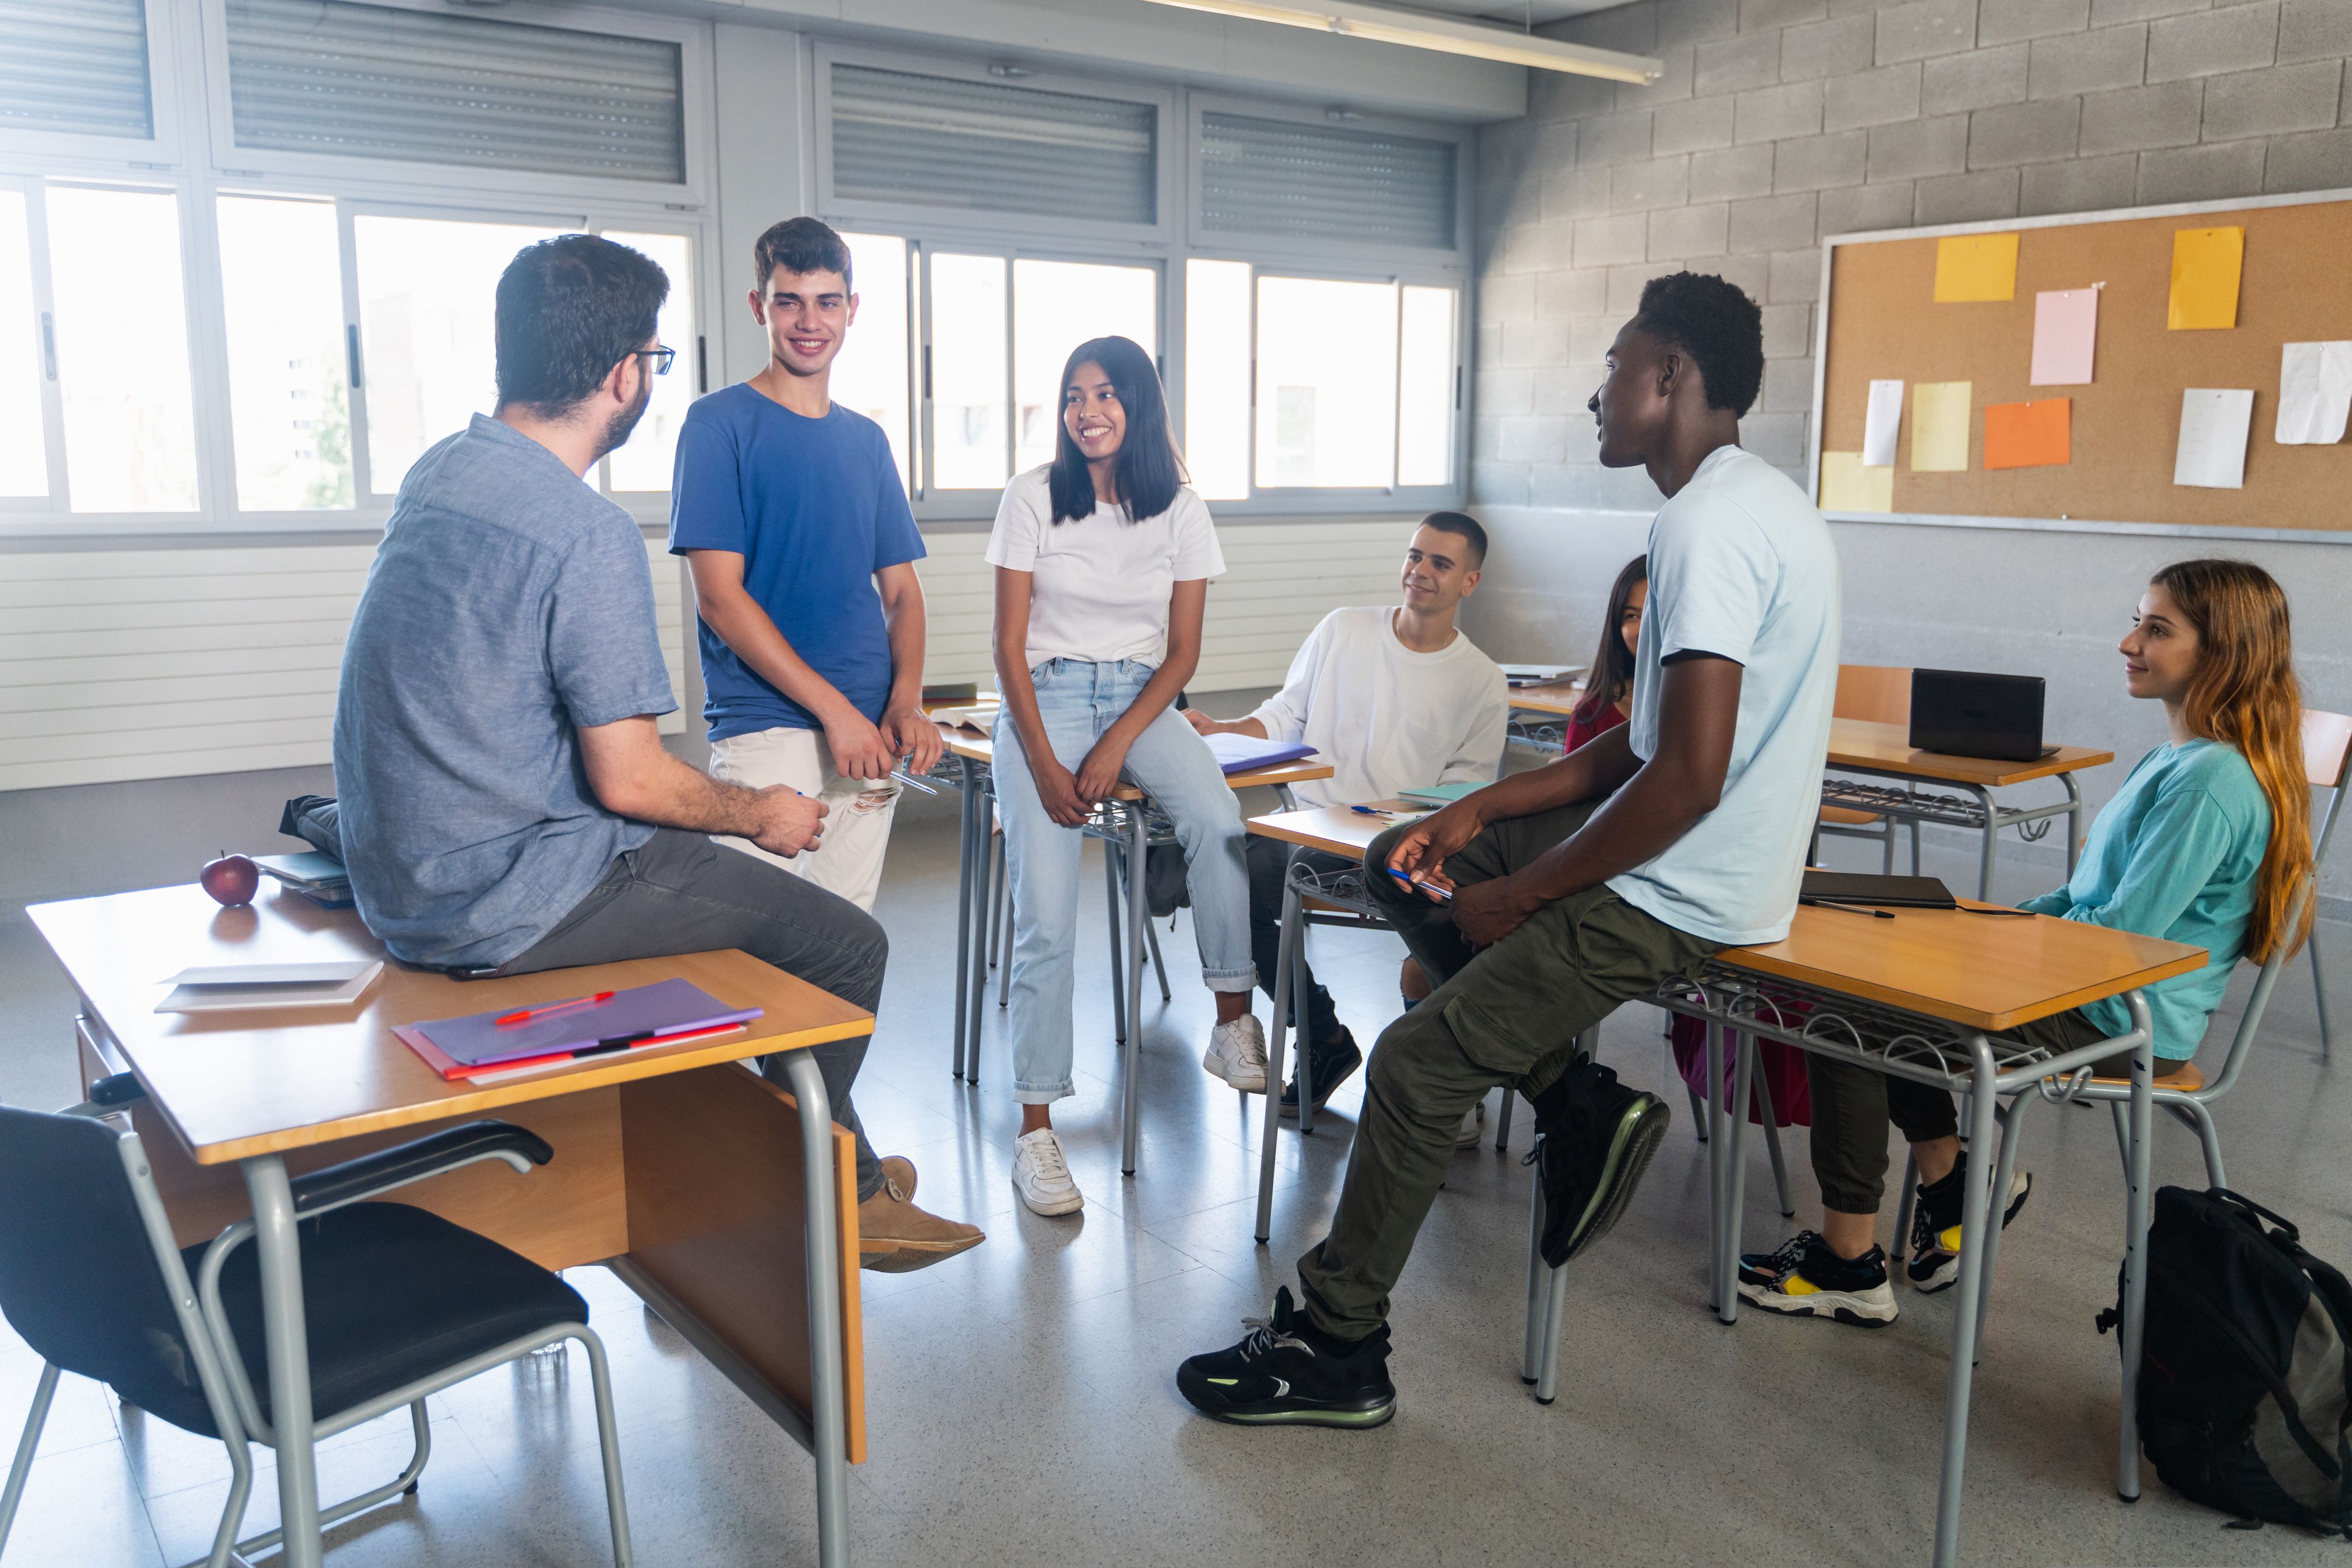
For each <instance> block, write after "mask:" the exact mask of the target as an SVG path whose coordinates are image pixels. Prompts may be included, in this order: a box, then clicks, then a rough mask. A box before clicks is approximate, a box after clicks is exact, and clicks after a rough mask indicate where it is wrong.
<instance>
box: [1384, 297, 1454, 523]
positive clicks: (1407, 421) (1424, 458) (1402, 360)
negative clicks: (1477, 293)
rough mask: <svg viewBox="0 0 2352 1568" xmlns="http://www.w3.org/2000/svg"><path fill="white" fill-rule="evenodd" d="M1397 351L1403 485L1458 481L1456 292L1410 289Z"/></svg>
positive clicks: (1399, 457)
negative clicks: (1455, 407) (1455, 440)
mask: <svg viewBox="0 0 2352 1568" xmlns="http://www.w3.org/2000/svg"><path fill="white" fill-rule="evenodd" d="M1403 311H1404V329H1403V338H1402V341H1401V342H1399V343H1398V345H1397V483H1399V484H1401V485H1443V484H1450V483H1452V482H1453V479H1454V290H1453V289H1424V288H1420V287H1417V286H1413V285H1407V286H1406V288H1405V290H1404V305H1403Z"/></svg>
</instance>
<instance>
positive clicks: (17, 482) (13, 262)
mask: <svg viewBox="0 0 2352 1568" xmlns="http://www.w3.org/2000/svg"><path fill="white" fill-rule="evenodd" d="M48 493H49V465H48V455H47V453H46V452H44V451H43V450H42V449H41V341H40V328H39V326H38V324H37V322H36V321H34V319H33V247H32V236H31V233H30V231H29V230H28V229H27V228H26V225H25V193H24V192H22V191H5V190H0V496H45V495H47V494H48Z"/></svg>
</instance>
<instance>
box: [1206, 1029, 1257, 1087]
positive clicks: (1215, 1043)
mask: <svg viewBox="0 0 2352 1568" xmlns="http://www.w3.org/2000/svg"><path fill="white" fill-rule="evenodd" d="M1201 1065H1202V1067H1204V1068H1208V1069H1209V1073H1210V1075H1211V1076H1212V1077H1213V1078H1221V1079H1224V1080H1225V1081H1226V1082H1227V1083H1229V1084H1232V1085H1233V1086H1234V1088H1235V1089H1240V1090H1242V1091H1243V1092H1244V1094H1264V1093H1265V1029H1264V1028H1262V1027H1260V1026H1259V1025H1258V1021H1257V1015H1256V1014H1255V1013H1244V1014H1243V1015H1242V1016H1240V1017H1238V1018H1235V1019H1234V1021H1233V1022H1232V1023H1230V1024H1220V1025H1218V1026H1216V1027H1215V1028H1213V1029H1212V1030H1210V1031H1209V1048H1208V1049H1207V1050H1205V1051H1202V1053H1201Z"/></svg>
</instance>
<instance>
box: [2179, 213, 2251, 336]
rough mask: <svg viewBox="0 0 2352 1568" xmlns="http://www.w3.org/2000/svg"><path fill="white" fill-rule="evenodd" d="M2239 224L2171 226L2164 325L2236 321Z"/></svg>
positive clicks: (2242, 253) (2196, 326)
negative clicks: (2169, 288)
mask: <svg viewBox="0 0 2352 1568" xmlns="http://www.w3.org/2000/svg"><path fill="white" fill-rule="evenodd" d="M2245 259H2246V231H2245V230H2244V229H2242V228H2177V229H2174V230H2173V231H2172V295H2171V299H2170V301H2169V302H2168V304H2167V305H2166V307H2165V316H2164V324H2165V326H2166V327H2168V329H2170V330H2171V331H2176V332H2188V331H2211V330H2213V329H2215V328H2221V327H2234V326H2236V325H2237V324H2238V273H2239V270H2240V268H2242V267H2243V266H2244V265H2245Z"/></svg>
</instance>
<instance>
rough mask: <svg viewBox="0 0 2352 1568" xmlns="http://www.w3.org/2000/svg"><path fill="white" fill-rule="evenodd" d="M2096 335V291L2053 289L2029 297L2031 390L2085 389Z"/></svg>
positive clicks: (2089, 377)
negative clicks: (2062, 387)
mask: <svg viewBox="0 0 2352 1568" xmlns="http://www.w3.org/2000/svg"><path fill="white" fill-rule="evenodd" d="M2098 335H2099V291H2098V289H2051V290H2049V291H2048V292H2046V293H2041V294H2036V295H2035V296H2034V297H2033V370H2032V374H2031V375H2030V376H2028V377H2027V381H2028V382H2029V384H2032V385H2034V386H2086V385H2088V384H2090V380H2091V360H2092V355H2093V350H2094V347H2095V344H2096V342H2097V340H2098Z"/></svg>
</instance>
